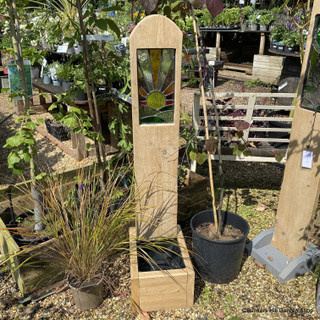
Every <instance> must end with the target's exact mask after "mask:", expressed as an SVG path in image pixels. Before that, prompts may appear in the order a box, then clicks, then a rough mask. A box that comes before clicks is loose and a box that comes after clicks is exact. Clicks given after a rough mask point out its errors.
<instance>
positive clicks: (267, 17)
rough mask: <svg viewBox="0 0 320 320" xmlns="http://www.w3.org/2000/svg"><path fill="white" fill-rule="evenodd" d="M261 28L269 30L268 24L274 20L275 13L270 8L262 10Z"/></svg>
mask: <svg viewBox="0 0 320 320" xmlns="http://www.w3.org/2000/svg"><path fill="white" fill-rule="evenodd" d="M259 20H260V30H261V31H267V30H268V26H269V25H270V23H271V22H272V21H273V20H274V17H273V14H272V13H271V12H270V11H269V10H262V11H261V17H260V19H259Z"/></svg>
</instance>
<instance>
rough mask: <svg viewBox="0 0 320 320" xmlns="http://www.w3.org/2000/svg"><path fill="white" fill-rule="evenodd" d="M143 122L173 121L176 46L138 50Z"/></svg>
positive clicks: (141, 122) (140, 107) (139, 88)
mask: <svg viewBox="0 0 320 320" xmlns="http://www.w3.org/2000/svg"><path fill="white" fill-rule="evenodd" d="M137 60H138V61H137V65H138V91H139V119H140V124H147V123H172V122H173V115H174V80H175V79H174V73H175V49H138V50H137Z"/></svg>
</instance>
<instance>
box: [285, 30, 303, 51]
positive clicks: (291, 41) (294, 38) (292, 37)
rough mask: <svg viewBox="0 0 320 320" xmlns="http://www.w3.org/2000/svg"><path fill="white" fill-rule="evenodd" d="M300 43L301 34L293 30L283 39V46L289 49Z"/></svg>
mask: <svg viewBox="0 0 320 320" xmlns="http://www.w3.org/2000/svg"><path fill="white" fill-rule="evenodd" d="M299 42H300V33H299V31H298V30H291V31H289V32H287V34H286V36H285V38H284V39H283V44H284V45H286V46H288V47H294V46H298V45H299Z"/></svg>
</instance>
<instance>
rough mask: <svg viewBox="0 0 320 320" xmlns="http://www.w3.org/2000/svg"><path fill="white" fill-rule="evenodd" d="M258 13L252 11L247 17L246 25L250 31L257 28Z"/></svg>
mask: <svg viewBox="0 0 320 320" xmlns="http://www.w3.org/2000/svg"><path fill="white" fill-rule="evenodd" d="M259 18H260V14H259V12H258V11H254V12H253V13H252V14H251V15H250V16H249V18H248V27H249V30H251V31H256V30H257V29H258V24H259Z"/></svg>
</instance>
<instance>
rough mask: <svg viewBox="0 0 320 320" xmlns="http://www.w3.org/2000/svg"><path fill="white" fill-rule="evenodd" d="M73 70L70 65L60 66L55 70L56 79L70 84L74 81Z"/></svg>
mask: <svg viewBox="0 0 320 320" xmlns="http://www.w3.org/2000/svg"><path fill="white" fill-rule="evenodd" d="M74 73H75V68H74V66H73V65H72V64H70V63H65V64H62V65H60V66H59V67H58V69H57V73H56V74H57V77H58V79H64V80H65V81H67V82H71V81H73V80H74Z"/></svg>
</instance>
